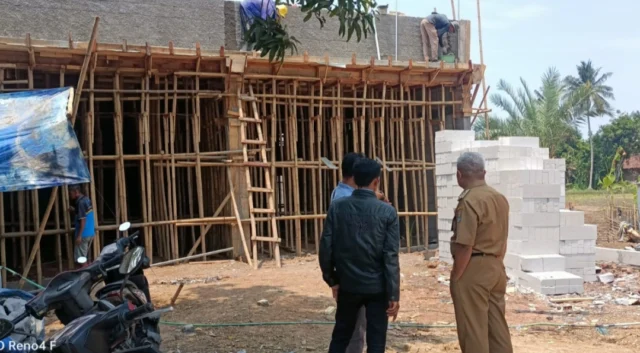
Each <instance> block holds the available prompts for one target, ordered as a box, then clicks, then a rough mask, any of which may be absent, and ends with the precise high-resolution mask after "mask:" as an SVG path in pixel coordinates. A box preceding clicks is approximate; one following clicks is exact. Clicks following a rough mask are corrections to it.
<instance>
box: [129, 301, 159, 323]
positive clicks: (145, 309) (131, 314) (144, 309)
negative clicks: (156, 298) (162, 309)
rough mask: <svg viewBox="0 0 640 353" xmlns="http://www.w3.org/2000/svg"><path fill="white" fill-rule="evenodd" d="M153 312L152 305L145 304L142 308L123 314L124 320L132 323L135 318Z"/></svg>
mask: <svg viewBox="0 0 640 353" xmlns="http://www.w3.org/2000/svg"><path fill="white" fill-rule="evenodd" d="M152 311H153V304H151V303H146V304H144V305H142V306H139V307H137V308H135V309H133V310H131V311H130V312H128V313H126V314H124V319H125V320H126V321H133V320H134V319H135V318H136V317H138V316H140V315H144V314H146V313H150V312H152Z"/></svg>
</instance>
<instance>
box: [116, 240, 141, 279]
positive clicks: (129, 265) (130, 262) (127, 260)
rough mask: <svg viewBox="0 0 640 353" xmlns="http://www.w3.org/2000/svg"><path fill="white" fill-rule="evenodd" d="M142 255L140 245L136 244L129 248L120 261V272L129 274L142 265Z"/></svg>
mask: <svg viewBox="0 0 640 353" xmlns="http://www.w3.org/2000/svg"><path fill="white" fill-rule="evenodd" d="M143 257H144V248H143V247H142V246H137V247H135V248H133V249H131V250H129V251H128V252H127V253H126V254H124V257H123V258H122V263H121V264H120V270H119V272H120V274H122V275H129V274H132V273H134V272H136V270H138V268H139V267H140V266H141V265H142V258H143Z"/></svg>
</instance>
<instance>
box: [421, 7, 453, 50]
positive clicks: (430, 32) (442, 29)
mask: <svg viewBox="0 0 640 353" xmlns="http://www.w3.org/2000/svg"><path fill="white" fill-rule="evenodd" d="M455 30H456V28H455V26H454V25H453V24H452V23H451V22H450V21H449V19H448V18H447V15H445V14H440V13H438V12H436V10H435V9H434V10H433V12H432V13H431V15H429V16H427V18H426V19H424V20H422V22H420V33H421V35H422V52H423V54H424V60H425V61H438V60H439V55H438V50H439V46H440V45H441V46H442V52H443V54H447V53H449V52H450V46H449V36H448V33H454V32H455Z"/></svg>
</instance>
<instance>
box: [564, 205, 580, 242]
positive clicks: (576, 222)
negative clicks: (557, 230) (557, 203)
mask: <svg viewBox="0 0 640 353" xmlns="http://www.w3.org/2000/svg"><path fill="white" fill-rule="evenodd" d="M582 225H584V212H582V211H569V210H560V226H561V227H565V226H582ZM561 236H562V235H561Z"/></svg>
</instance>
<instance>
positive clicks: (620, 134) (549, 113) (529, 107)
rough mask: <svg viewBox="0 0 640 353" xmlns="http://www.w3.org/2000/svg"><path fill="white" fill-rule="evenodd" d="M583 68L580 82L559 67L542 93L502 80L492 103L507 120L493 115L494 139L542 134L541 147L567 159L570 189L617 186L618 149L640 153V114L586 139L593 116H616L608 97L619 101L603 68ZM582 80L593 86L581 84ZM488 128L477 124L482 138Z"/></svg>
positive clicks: (550, 72)
mask: <svg viewBox="0 0 640 353" xmlns="http://www.w3.org/2000/svg"><path fill="white" fill-rule="evenodd" d="M578 67H579V68H581V69H580V70H579V76H580V78H570V77H569V78H565V79H564V80H561V79H560V75H559V74H558V72H557V71H556V70H555V69H553V68H551V69H549V70H547V72H546V73H545V74H544V75H543V76H542V83H541V86H540V88H539V89H537V90H531V89H530V88H529V86H528V85H527V83H526V82H525V81H524V80H522V79H520V84H521V87H520V88H518V89H517V90H516V89H514V88H513V86H511V85H510V84H509V83H507V82H505V81H504V80H501V81H500V82H499V84H498V90H499V91H500V93H498V94H494V95H493V96H491V101H492V103H493V104H495V105H496V106H498V107H499V108H501V109H502V110H504V111H505V112H506V115H507V116H506V117H504V118H501V117H497V116H495V115H494V116H490V118H489V128H490V136H489V138H490V139H496V138H498V137H500V136H537V137H539V138H540V144H541V146H543V147H548V148H549V152H550V155H551V157H555V158H564V159H565V160H566V161H567V186H568V187H574V188H579V189H584V188H588V187H589V185H591V184H595V183H593V181H592V180H590V179H593V180H597V181H602V183H599V187H601V188H607V187H608V188H611V185H609V184H611V183H609V180H607V179H606V176H607V175H608V174H609V171H610V169H611V161H612V159H613V158H614V156H615V154H616V150H617V149H618V147H622V148H624V149H625V151H626V153H627V156H632V155H635V154H640V112H634V113H630V114H627V113H623V114H620V115H619V116H617V117H616V118H614V119H613V120H611V122H610V123H609V124H607V125H604V126H602V127H601V128H600V129H599V130H598V131H597V132H596V133H593V134H592V138H591V139H589V140H585V139H583V138H582V136H581V134H580V131H579V130H578V127H579V126H581V125H582V124H585V123H586V124H587V127H589V122H590V118H592V117H596V116H601V115H609V114H612V108H611V106H610V104H609V102H608V101H607V99H609V98H612V97H613V91H612V90H611V89H610V87H608V86H605V85H604V82H605V81H606V80H607V79H608V78H609V77H610V76H611V74H610V73H607V74H600V69H593V66H592V65H591V63H590V62H583V63H581V64H580V65H579V66H578ZM588 77H597V78H596V79H595V80H594V81H593V82H594V83H595V84H591V83H589V82H592V81H591V80H590V79H588ZM582 79H585V81H586V82H587V84H580V83H579V82H582ZM484 125H485V122H484V119H482V118H478V119H477V121H476V123H475V124H474V126H473V128H474V130H475V132H476V136H477V138H478V139H484V138H485V134H484V130H485V126H484ZM590 142H591V143H590ZM592 151H593V156H594V159H593V163H591V152H592ZM591 165H593V172H591ZM594 186H595V185H594Z"/></svg>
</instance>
